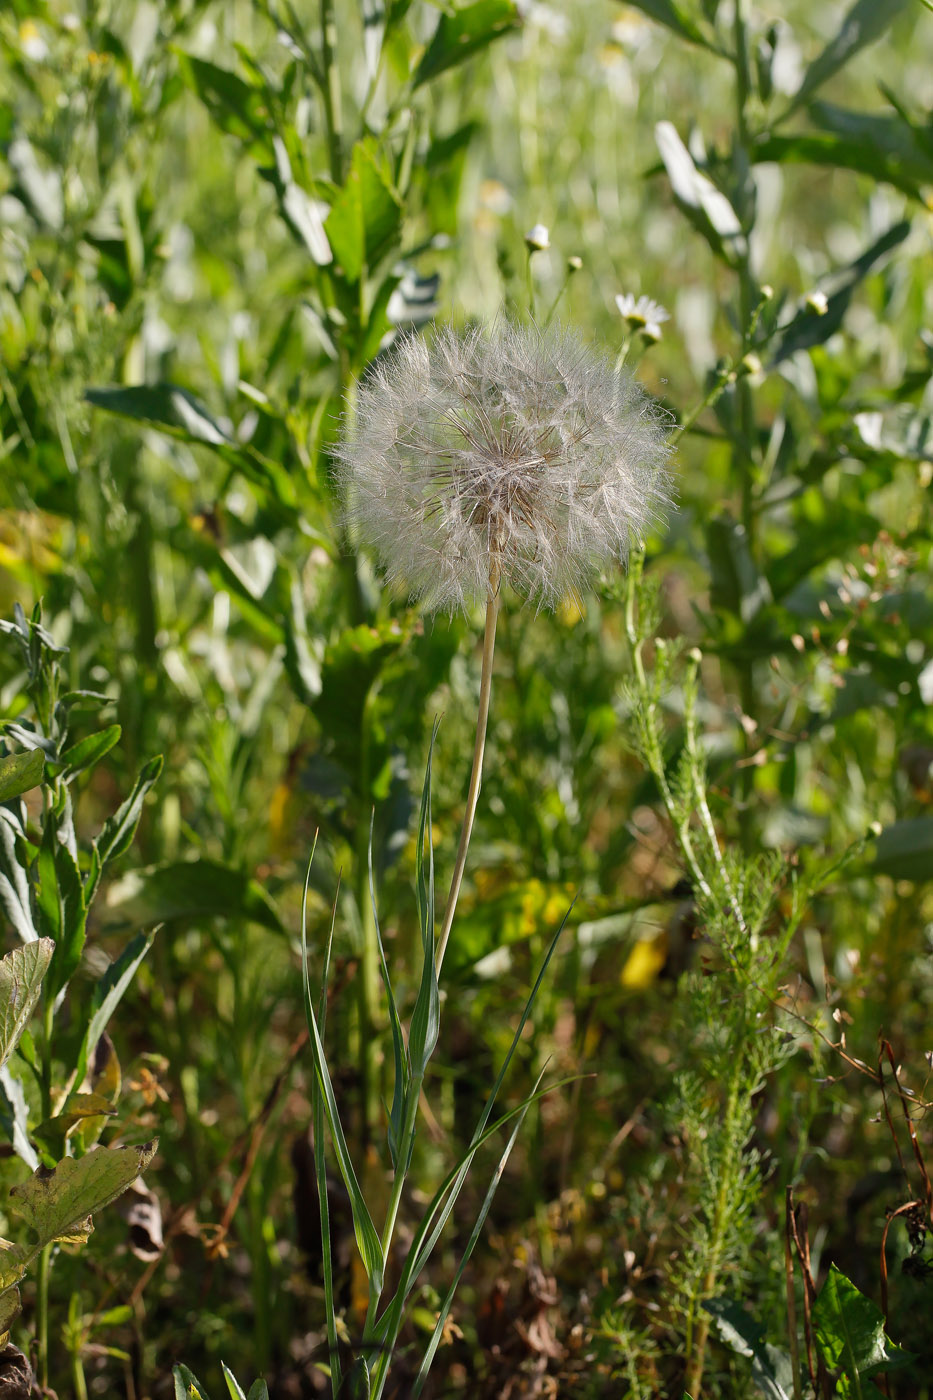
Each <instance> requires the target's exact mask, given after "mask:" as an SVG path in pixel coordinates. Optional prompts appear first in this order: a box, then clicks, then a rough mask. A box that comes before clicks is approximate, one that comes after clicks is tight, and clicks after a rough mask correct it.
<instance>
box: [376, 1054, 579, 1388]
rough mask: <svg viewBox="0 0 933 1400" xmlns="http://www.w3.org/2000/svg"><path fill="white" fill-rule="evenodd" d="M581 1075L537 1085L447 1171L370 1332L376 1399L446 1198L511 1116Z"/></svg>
mask: <svg viewBox="0 0 933 1400" xmlns="http://www.w3.org/2000/svg"><path fill="white" fill-rule="evenodd" d="M580 1077H581V1076H580V1075H578V1074H569V1075H567V1077H566V1078H565V1079H558V1080H556V1081H555V1082H554V1083H553V1084H549V1085H548V1086H547V1088H545V1089H540V1088H538V1089H535V1090H533V1091H532V1092H531V1093H530V1094H529V1095H528V1096H527V1098H524V1099H522V1101H521V1103H518V1104H516V1105H515V1107H514V1108H510V1109H509V1110H508V1112H506V1113H503V1114H502V1116H501V1117H499V1118H497V1119H496V1121H495V1122H494V1123H490V1125H489V1126H488V1127H487V1128H486V1130H485V1132H483V1133H482V1134H481V1135H480V1136H479V1137H478V1138H476V1139H475V1140H474V1141H473V1142H472V1143H471V1144H470V1146H469V1147H468V1148H467V1150H466V1152H465V1153H464V1155H463V1156H462V1157H461V1159H460V1161H459V1162H458V1163H457V1165H456V1166H455V1167H453V1168H452V1169H451V1171H449V1172H448V1173H447V1175H446V1176H445V1178H444V1180H443V1181H442V1182H441V1185H440V1186H439V1187H438V1189H437V1190H436V1191H435V1193H434V1195H433V1196H432V1198H431V1201H430V1204H429V1205H428V1208H427V1210H426V1211H425V1214H424V1218H423V1219H422V1221H421V1224H420V1225H419V1226H418V1229H417V1230H416V1231H415V1237H414V1239H413V1241H412V1245H411V1248H410V1250H409V1251H408V1258H407V1260H406V1263H405V1267H404V1269H403V1270H402V1276H401V1278H400V1279H399V1282H398V1287H397V1288H396V1290H395V1293H394V1295H393V1297H392V1301H391V1302H390V1303H389V1306H388V1307H387V1308H386V1310H385V1312H384V1313H383V1314H382V1316H381V1317H380V1318H379V1319H378V1321H377V1322H376V1324H375V1326H374V1327H373V1329H372V1332H371V1336H370V1341H371V1342H372V1343H373V1344H374V1345H378V1347H379V1348H380V1350H379V1355H378V1357H377V1358H376V1361H375V1363H374V1365H373V1371H372V1377H373V1390H372V1393H373V1400H379V1396H380V1395H381V1394H382V1388H383V1386H384V1385H385V1381H386V1377H387V1375H388V1368H389V1365H390V1364H391V1361H392V1355H393V1352H394V1350H395V1344H396V1341H397V1340H398V1335H399V1331H400V1330H401V1325H402V1317H403V1314H404V1309H405V1300H406V1298H407V1297H408V1294H409V1293H410V1292H411V1290H412V1288H413V1287H414V1285H415V1281H416V1279H417V1277H418V1273H419V1271H420V1269H421V1267H422V1265H423V1262H424V1261H425V1260H426V1259H427V1257H428V1255H429V1254H430V1252H431V1250H430V1248H426V1241H427V1240H428V1239H430V1240H431V1241H432V1247H433V1242H434V1241H436V1239H437V1236H438V1235H439V1234H440V1230H441V1229H442V1228H443V1225H441V1226H440V1227H438V1226H437V1218H438V1215H439V1213H440V1212H441V1211H442V1210H443V1219H444V1220H446V1219H447V1217H448V1215H449V1214H450V1212H449V1210H448V1209H447V1206H446V1204H445V1198H446V1197H447V1195H448V1192H450V1190H451V1188H452V1187H454V1186H455V1185H457V1184H458V1183H459V1182H460V1181H461V1177H462V1178H463V1179H465V1177H466V1173H467V1172H468V1170H469V1168H470V1165H471V1163H472V1161H473V1158H474V1157H475V1156H476V1154H477V1152H478V1151H479V1150H480V1148H481V1147H482V1146H483V1145H484V1144H485V1143H487V1142H488V1141H489V1139H490V1138H491V1137H494V1136H495V1134H496V1133H498V1132H499V1130H500V1128H504V1127H505V1125H506V1124H507V1123H511V1121H512V1119H513V1118H515V1117H516V1116H517V1115H518V1114H520V1113H527V1111H528V1109H529V1108H530V1107H531V1105H532V1104H533V1103H537V1102H538V1100H539V1099H542V1098H543V1097H544V1095H545V1094H550V1093H553V1091H554V1090H555V1089H561V1088H563V1087H564V1086H565V1085H566V1084H573V1083H574V1082H575V1081H576V1080H577V1079H579V1078H580Z"/></svg>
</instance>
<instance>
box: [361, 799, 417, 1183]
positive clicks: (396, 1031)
mask: <svg viewBox="0 0 933 1400" xmlns="http://www.w3.org/2000/svg"><path fill="white" fill-rule="evenodd" d="M374 822H375V812H374V813H373V816H372V817H371V818H370V823H369V900H370V904H371V906H372V911H373V926H374V927H375V930H376V942H377V943H378V945H379V961H380V964H381V966H382V981H383V983H384V985H385V989H386V996H387V998H388V1001H389V1024H390V1026H391V1027H392V1056H393V1059H394V1061H395V1086H394V1088H393V1090H392V1109H391V1112H390V1113H389V1153H390V1156H391V1158H392V1166H393V1167H395V1168H397V1167H398V1154H399V1145H400V1142H401V1134H402V1117H403V1114H404V1111H405V1095H406V1094H407V1092H408V1085H409V1082H410V1079H411V1070H410V1066H409V1061H408V1051H407V1048H406V1046H405V1038H404V1036H403V1035H402V1021H401V1017H400V1016H399V1012H398V1003H397V1002H396V1000H395V993H394V992H393V990H392V981H391V978H390V977H389V965H388V963H387V962H386V954H385V948H384V947H383V943H382V930H381V929H380V927H379V911H378V909H377V907H376V886H375V882H374V880H373V823H374Z"/></svg>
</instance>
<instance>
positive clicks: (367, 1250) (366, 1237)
mask: <svg viewBox="0 0 933 1400" xmlns="http://www.w3.org/2000/svg"><path fill="white" fill-rule="evenodd" d="M312 857H313V852H312ZM310 879H311V862H310V861H309V862H308V872H307V874H306V876H305V887H304V896H303V899H302V904H301V963H302V975H303V979H304V989H305V1017H306V1019H307V1022H308V1032H309V1034H310V1036H311V1054H312V1058H313V1060H314V1072H315V1078H316V1081H317V1086H318V1090H319V1091H320V1094H321V1098H322V1100H323V1105H324V1112H325V1114H326V1117H327V1126H328V1128H329V1129H330V1137H331V1142H332V1143H333V1146H334V1153H335V1155H336V1158H337V1165H338V1167H339V1169H340V1175H341V1177H342V1178H343V1184H344V1186H345V1187H346V1188H347V1195H348V1196H349V1197H350V1211H351V1214H352V1216H353V1233H354V1235H355V1236H356V1244H357V1248H358V1250H359V1253H360V1259H361V1260H362V1261H363V1267H364V1269H365V1270H366V1277H367V1278H368V1280H369V1289H370V1296H371V1297H373V1296H375V1297H378V1295H379V1294H380V1293H381V1291H382V1285H383V1281H384V1279H385V1256H384V1254H383V1252H382V1244H381V1242H380V1240H379V1236H378V1234H377V1233H376V1227H375V1225H374V1224H373V1220H372V1216H371V1215H370V1212H369V1207H368V1206H367V1204H366V1199H365V1197H364V1196H363V1193H362V1191H361V1190H360V1184H359V1182H358V1181H357V1178H356V1172H355V1170H354V1167H353V1161H352V1158H351V1157H350V1149H349V1148H348V1147H347V1139H346V1136H345V1134H344V1131H343V1124H342V1123H341V1121H340V1112H339V1110H338V1108H337V1099H336V1096H335V1094H334V1086H333V1083H332V1082H331V1077H330V1070H329V1069H328V1067H327V1056H326V1053H325V1051H324V1042H323V1040H322V1039H321V1032H320V1028H319V1026H318V1020H317V1016H316V1014H315V1010H314V1001H313V998H312V995H311V974H310V971H309V968H308V940H307V902H308V885H309V882H310Z"/></svg>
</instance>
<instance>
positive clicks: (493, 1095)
mask: <svg viewBox="0 0 933 1400" xmlns="http://www.w3.org/2000/svg"><path fill="white" fill-rule="evenodd" d="M575 903H576V900H574V901H573V904H575ZM573 904H571V905H570V908H569V909H568V910H567V912H566V914H565V915H564V917H563V919H561V922H560V926H559V928H558V929H557V932H556V933H555V934H554V937H553V938H552V939H551V942H550V944H549V946H548V950H547V952H546V953H545V955H544V960H543V962H542V963H541V967H540V969H539V971H538V975H537V977H536V978H535V984H534V986H533V987H532V989H531V992H530V993H529V996H528V1000H527V1001H526V1002H525V1007H524V1010H523V1011H522V1015H521V1019H520V1021H519V1023H518V1026H517V1028H516V1031H515V1034H514V1035H513V1037H512V1043H511V1045H510V1046H509V1049H508V1052H507V1054H506V1056H505V1059H504V1060H503V1061H502V1065H501V1066H500V1069H499V1073H498V1074H497V1075H496V1079H495V1082H494V1084H493V1086H492V1088H491V1089H490V1091H489V1097H488V1098H487V1100H486V1106H485V1108H484V1109H483V1111H482V1113H481V1114H480V1118H479V1122H478V1123H477V1125H476V1129H475V1131H474V1133H473V1142H474V1143H475V1142H476V1140H477V1139H478V1138H479V1137H480V1136H481V1135H482V1134H483V1132H484V1129H485V1127H486V1124H487V1123H488V1122H489V1117H490V1114H491V1113H492V1111H493V1108H494V1107H495V1103H496V1099H497V1098H498V1096H499V1090H500V1089H501V1088H502V1084H503V1081H504V1079H505V1076H506V1074H507V1073H508V1070H509V1066H510V1065H511V1063H512V1057H513V1055H514V1054H515V1051H516V1048H517V1046H518V1043H519V1041H520V1040H521V1037H522V1032H523V1031H524V1029H525V1024H526V1022H527V1020H528V1017H529V1016H530V1015H531V1011H532V1008H533V1006H534V1004H535V1001H536V999H537V996H538V992H539V991H540V990H541V984H542V982H543V981H544V977H545V974H546V972H547V970H548V967H549V965H550V962H551V958H552V957H553V956H554V952H555V950H556V948H557V944H558V942H559V940H560V936H561V934H562V933H563V931H564V929H565V928H566V927H567V920H568V919H569V918H570V915H571V913H572V912H573ZM471 1145H472V1144H471ZM466 1175H467V1174H466V1169H465V1168H463V1169H462V1174H458V1175H457V1178H456V1180H455V1182H454V1184H453V1189H452V1190H451V1193H450V1197H449V1199H448V1201H447V1202H446V1204H445V1205H444V1209H443V1211H442V1212H441V1215H440V1218H439V1219H438V1222H437V1225H436V1227H435V1228H434V1229H433V1230H432V1231H431V1233H430V1235H429V1237H428V1239H427V1243H426V1246H425V1248H424V1249H423V1250H422V1258H421V1259H419V1260H418V1262H417V1265H416V1267H415V1270H414V1273H413V1275H412V1278H413V1279H414V1278H417V1276H418V1274H419V1273H420V1272H421V1270H422V1269H423V1267H424V1265H425V1264H426V1263H427V1261H428V1258H429V1257H430V1254H431V1251H432V1250H433V1248H434V1246H435V1244H436V1243H437V1239H438V1236H439V1235H440V1233H441V1231H442V1230H443V1228H444V1226H445V1225H446V1224H447V1220H448V1218H449V1216H450V1212H451V1211H452V1210H453V1208H454V1204H455V1202H456V1200H457V1197H458V1196H459V1194H460V1192H461V1190H462V1189H463V1184H464V1182H465V1181H466Z"/></svg>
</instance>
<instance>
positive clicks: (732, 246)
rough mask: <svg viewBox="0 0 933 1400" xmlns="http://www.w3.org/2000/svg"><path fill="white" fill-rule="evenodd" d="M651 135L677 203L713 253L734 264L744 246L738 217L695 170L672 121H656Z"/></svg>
mask: <svg viewBox="0 0 933 1400" xmlns="http://www.w3.org/2000/svg"><path fill="white" fill-rule="evenodd" d="M654 134H655V140H656V141H657V143H658V150H659V151H660V153H661V159H662V160H663V162H664V166H665V169H666V170H667V174H668V178H669V180H670V182H671V189H672V190H673V192H674V198H675V199H676V200H677V203H678V204H679V205H680V207H681V209H682V210H683V211H684V213H685V214H686V215H687V217H688V218H689V219H690V222H691V223H692V224H693V225H694V226H695V227H696V228H697V230H698V231H699V232H700V233H701V234H702V235H703V237H704V238H705V239H706V241H707V243H709V245H710V247H711V248H712V250H713V252H714V253H716V254H717V255H718V256H719V257H721V258H723V260H724V261H725V262H727V263H730V264H733V263H735V261H736V259H737V258H738V257H740V256H741V255H742V254H743V253H744V251H745V249H746V245H747V240H746V238H745V234H744V233H743V231H742V225H741V222H740V220H739V216H738V214H737V213H736V212H735V210H734V209H733V207H732V205H731V204H730V202H729V200H728V199H727V198H726V196H725V195H724V194H723V192H722V190H719V189H717V188H716V186H715V185H714V184H713V182H712V180H711V179H710V178H709V176H708V175H705V174H704V173H703V172H702V171H701V170H698V169H697V167H696V164H695V163H694V159H693V156H692V155H691V154H690V152H689V151H688V150H687V148H686V146H685V145H684V143H683V141H681V139H680V136H679V135H678V134H677V128H676V127H675V126H674V124H673V122H669V121H662V122H658V124H657V126H656V127H655V129H654Z"/></svg>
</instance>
